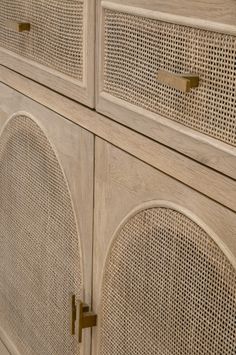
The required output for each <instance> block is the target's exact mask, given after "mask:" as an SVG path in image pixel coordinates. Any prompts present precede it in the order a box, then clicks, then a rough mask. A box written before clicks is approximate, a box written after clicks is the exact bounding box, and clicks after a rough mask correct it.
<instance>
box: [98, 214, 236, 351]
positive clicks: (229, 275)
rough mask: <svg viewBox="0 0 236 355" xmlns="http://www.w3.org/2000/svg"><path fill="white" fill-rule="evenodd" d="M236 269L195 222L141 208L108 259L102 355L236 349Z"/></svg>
mask: <svg viewBox="0 0 236 355" xmlns="http://www.w3.org/2000/svg"><path fill="white" fill-rule="evenodd" d="M235 316H236V272H235V269H234V268H233V266H232V265H231V264H230V263H229V261H228V259H227V258H226V256H225V255H224V254H223V253H222V251H221V249H219V247H218V246H217V245H216V244H215V243H214V241H213V240H212V239H211V238H210V237H209V236H208V235H207V234H206V233H205V231H203V230H202V229H201V228H200V227H199V226H198V225H197V224H195V223H194V222H193V221H191V220H190V219H189V218H187V217H186V216H184V215H183V214H181V213H179V212H177V211H174V210H172V209H168V208H152V209H148V210H145V211H143V212H140V213H138V214H137V215H136V216H135V217H133V218H131V219H130V220H129V221H128V222H127V223H126V224H125V226H124V227H123V228H122V229H121V231H120V232H119V233H118V236H117V237H116V239H115V241H114V242H113V245H112V247H111V250H110V253H109V255H108V258H107V262H106V267H105V273H104V280H103V287H102V303H101V327H100V349H99V352H98V353H99V355H136V354H137V355H157V354H165V355H190V354H191V355H216V354H221V355H233V354H235V334H236V323H235Z"/></svg>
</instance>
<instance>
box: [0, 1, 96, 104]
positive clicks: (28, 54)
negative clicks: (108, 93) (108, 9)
mask: <svg viewBox="0 0 236 355" xmlns="http://www.w3.org/2000/svg"><path fill="white" fill-rule="evenodd" d="M94 33H95V1H94V0H74V1H65V0H60V1H58V0H51V1H49V2H47V1H44V0H33V1H31V0H11V1H9V0H2V1H1V3H0V47H1V48H0V64H2V65H5V66H7V67H9V68H11V69H13V70H15V71H17V72H19V73H21V74H23V75H25V76H27V77H29V78H31V79H33V80H35V81H37V82H40V83H41V84H43V85H46V86H48V87H50V88H51V89H53V90H55V91H57V92H60V93H62V94H64V95H66V96H69V97H71V98H72V99H74V100H77V101H79V102H82V103H83V104H86V105H88V106H90V107H94V37H95V36H94Z"/></svg>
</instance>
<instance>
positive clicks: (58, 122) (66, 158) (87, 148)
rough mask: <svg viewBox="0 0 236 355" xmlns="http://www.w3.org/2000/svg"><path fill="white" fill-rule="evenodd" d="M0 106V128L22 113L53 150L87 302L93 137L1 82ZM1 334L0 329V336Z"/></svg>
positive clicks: (87, 345) (87, 350)
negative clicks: (71, 215) (69, 204)
mask: <svg viewBox="0 0 236 355" xmlns="http://www.w3.org/2000/svg"><path fill="white" fill-rule="evenodd" d="M0 107H1V109H0V131H1V130H2V128H3V127H4V124H5V123H6V122H7V120H8V119H9V118H10V117H11V116H12V115H14V114H16V113H18V112H22V113H25V114H27V115H30V117H32V118H33V119H34V120H36V122H38V124H39V125H40V126H41V127H42V128H43V130H44V132H45V133H46V135H47V137H48V139H49V141H50V143H51V144H52V146H53V147H54V149H55V151H56V154H57V157H58V159H59V161H60V163H61V166H62V168H63V170H64V173H65V175H66V178H67V181H68V186H69V190H70V194H71V198H72V201H73V207H74V211H75V215H76V220H77V223H78V234H79V237H80V245H81V249H82V250H81V254H82V255H81V258H82V265H81V266H82V274H83V280H82V282H83V294H84V299H83V301H84V302H86V303H87V304H91V282H92V281H91V280H92V233H93V169H94V136H93V135H92V134H91V133H90V132H88V131H86V130H84V129H83V128H81V127H80V126H79V125H76V124H74V123H73V122H70V121H69V120H66V119H64V118H63V117H62V116H59V115H57V114H56V113H54V112H52V111H50V110H48V109H47V108H45V107H44V106H42V105H40V104H38V103H36V102H34V101H32V100H30V99H28V98H26V97H25V96H23V95H21V94H19V93H17V92H16V91H13V90H12V89H9V88H8V87H7V86H4V85H2V84H0ZM68 301H69V294H68ZM84 332H86V333H85V334H86V335H87V336H84V341H83V344H82V346H83V348H82V351H83V352H82V354H84V355H87V354H89V353H90V330H85V331H84ZM68 333H69V329H68ZM3 337H4V334H3V332H2V330H1V329H0V338H3ZM7 341H9V339H7ZM13 354H14V355H15V353H13ZM16 354H17V353H16Z"/></svg>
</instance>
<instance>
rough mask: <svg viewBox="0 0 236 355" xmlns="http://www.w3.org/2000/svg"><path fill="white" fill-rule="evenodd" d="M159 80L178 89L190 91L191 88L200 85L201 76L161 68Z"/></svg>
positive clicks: (158, 74) (158, 75)
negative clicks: (176, 72)
mask: <svg viewBox="0 0 236 355" xmlns="http://www.w3.org/2000/svg"><path fill="white" fill-rule="evenodd" d="M157 81H158V82H159V83H160V84H165V85H168V86H170V87H171V88H174V89H176V90H179V91H182V92H189V91H190V90H191V89H193V88H196V87H198V85H199V76H198V75H197V74H189V73H186V74H175V73H171V72H168V71H166V70H159V71H158V73H157Z"/></svg>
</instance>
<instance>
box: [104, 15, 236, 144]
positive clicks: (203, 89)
mask: <svg viewBox="0 0 236 355" xmlns="http://www.w3.org/2000/svg"><path fill="white" fill-rule="evenodd" d="M104 26H105V39H104V42H105V49H104V50H105V53H104V91H105V92H107V93H109V94H111V95H113V96H115V97H117V98H120V99H122V100H125V101H128V102H130V103H132V104H134V105H137V106H139V107H141V108H144V109H147V110H150V111H152V112H155V113H158V114H161V115H163V116H165V117H167V118H170V119H172V120H174V121H177V122H179V123H181V124H184V125H186V126H188V127H190V128H193V129H195V130H197V131H200V132H202V133H205V134H207V135H210V136H212V137H214V138H217V139H220V140H222V141H224V142H226V143H229V144H232V145H236V119H235V117H236V95H235V85H236V84H235V83H236V75H235V73H236V38H235V37H233V36H229V35H223V34H220V33H214V32H208V31H204V30H201V29H194V28H190V27H186V26H180V25H176V24H170V23H165V22H160V21H157V20H152V19H148V18H142V17H138V16H133V15H128V14H125V13H119V12H116V11H112V10H105V25H104ZM159 69H165V70H168V71H170V72H173V73H177V74H181V73H196V74H198V75H199V76H200V86H199V88H197V89H193V90H192V91H191V92H190V93H182V92H180V91H177V90H176V89H172V88H170V87H168V86H166V85H162V84H159V83H158V82H157V72H158V70H159Z"/></svg>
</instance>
